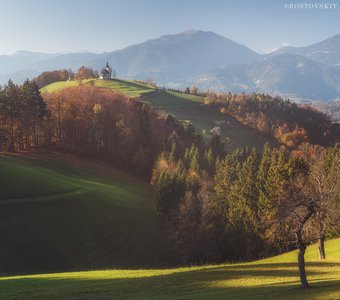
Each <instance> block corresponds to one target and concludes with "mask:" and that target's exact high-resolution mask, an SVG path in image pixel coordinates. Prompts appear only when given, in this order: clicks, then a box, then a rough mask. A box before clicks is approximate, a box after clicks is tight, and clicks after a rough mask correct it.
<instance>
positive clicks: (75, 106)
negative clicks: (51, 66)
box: [0, 81, 194, 175]
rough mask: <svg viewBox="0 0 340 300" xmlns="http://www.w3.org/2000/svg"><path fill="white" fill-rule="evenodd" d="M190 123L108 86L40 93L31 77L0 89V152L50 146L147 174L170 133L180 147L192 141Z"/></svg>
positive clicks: (82, 87) (72, 88) (79, 87)
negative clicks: (186, 126) (179, 120)
mask: <svg viewBox="0 0 340 300" xmlns="http://www.w3.org/2000/svg"><path fill="white" fill-rule="evenodd" d="M190 128H191V127H190V126H189V127H188V129H185V128H184V127H183V126H182V125H181V123H180V122H178V121H177V120H176V119H174V118H173V117H171V116H168V117H161V116H160V115H159V114H158V113H157V112H156V110H154V109H152V108H151V107H150V106H149V105H148V104H145V103H142V102H140V101H138V100H134V99H130V98H128V97H126V96H124V95H123V94H121V93H117V92H114V91H112V90H110V89H102V88H97V87H93V86H78V87H70V88H66V89H63V90H59V91H56V92H54V93H50V94H46V95H44V97H42V96H41V95H40V92H39V88H38V86H37V84H36V83H35V82H33V81H32V82H30V81H26V82H25V83H24V84H23V85H21V86H20V85H16V84H14V83H13V82H11V81H9V82H8V84H7V85H5V86H4V87H3V88H1V89H0V151H10V152H12V151H17V150H18V151H20V150H24V149H27V148H30V147H54V148H55V149H59V150H62V151H69V152H72V153H75V154H78V155H81V156H88V157H90V156H92V157H96V158H99V159H102V160H105V161H109V162H111V163H113V164H115V165H117V166H120V167H122V168H125V169H129V170H131V171H133V172H138V173H140V174H146V175H150V174H151V170H152V167H153V164H154V162H155V160H156V158H157V156H158V155H159V153H160V152H161V151H162V149H163V145H164V144H166V143H167V139H168V138H169V136H171V135H174V136H176V137H177V138H178V140H179V141H180V143H179V146H180V147H183V148H184V147H186V146H187V145H190V144H191V143H192V142H193V141H194V139H193V137H191V135H190V130H191V129H190Z"/></svg>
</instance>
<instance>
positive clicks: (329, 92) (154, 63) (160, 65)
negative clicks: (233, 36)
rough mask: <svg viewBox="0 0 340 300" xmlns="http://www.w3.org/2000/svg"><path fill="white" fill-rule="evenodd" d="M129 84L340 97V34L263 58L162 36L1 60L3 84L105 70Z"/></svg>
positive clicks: (212, 39)
mask: <svg viewBox="0 0 340 300" xmlns="http://www.w3.org/2000/svg"><path fill="white" fill-rule="evenodd" d="M107 61H108V62H109V64H110V65H111V66H112V67H113V68H114V69H115V70H116V72H117V75H118V76H119V77H121V78H126V79H143V80H147V79H152V80H154V81H156V82H157V83H158V84H159V85H162V86H169V87H174V88H184V87H186V86H188V85H196V86H197V87H198V88H200V89H205V88H209V89H214V90H216V91H227V90H228V91H229V90H230V91H231V92H240V91H247V92H253V91H263V92H268V93H274V94H279V95H283V96H286V95H288V96H292V97H293V98H294V97H295V98H299V97H302V98H308V99H315V100H330V99H336V98H340V88H339V78H340V75H339V70H340V35H336V36H334V37H331V38H329V39H327V40H324V41H322V42H319V43H316V44H313V45H311V46H307V47H290V46H289V47H282V48H280V49H278V50H277V51H274V52H272V53H270V54H265V55H260V54H258V53H256V52H254V51H253V50H251V49H250V48H248V47H246V46H244V45H241V44H238V43H236V42H234V41H232V40H230V39H228V38H225V37H223V36H220V35H218V34H216V33H213V32H210V31H208V32H205V31H199V30H190V31H185V32H182V33H179V34H172V35H164V36H161V37H159V38H156V39H151V40H148V41H145V42H143V43H140V44H136V45H132V46H129V47H126V48H124V49H121V50H115V51H112V52H104V53H100V54H95V53H90V52H79V53H66V54H46V53H35V52H30V51H18V52H16V53H15V54H14V55H11V56H8V55H1V56H0V83H4V82H6V81H7V80H8V79H9V78H11V79H13V80H14V81H23V80H24V79H26V78H34V77H35V76H37V75H38V74H39V73H41V72H43V71H48V70H55V69H62V68H65V69H72V70H77V69H78V68H79V67H81V66H83V65H84V66H88V67H92V68H95V69H100V68H102V67H103V66H104V65H105V64H106V62H107Z"/></svg>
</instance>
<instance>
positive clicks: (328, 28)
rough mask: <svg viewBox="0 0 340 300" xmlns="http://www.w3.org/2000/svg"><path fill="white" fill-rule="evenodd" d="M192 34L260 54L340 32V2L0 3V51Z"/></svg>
mask: <svg viewBox="0 0 340 300" xmlns="http://www.w3.org/2000/svg"><path fill="white" fill-rule="evenodd" d="M314 3H316V4H326V3H332V4H333V5H334V6H335V8H334V6H333V8H330V9H321V8H320V7H319V6H318V7H311V6H309V7H304V6H303V5H304V4H310V5H313V4H314ZM291 4H293V5H300V4H301V5H302V7H301V5H300V7H296V6H295V7H291V6H290V5H291ZM290 7H291V8H290ZM186 30H204V31H213V32H215V33H217V34H220V35H223V36H225V37H228V38H230V39H232V40H234V41H235V42H238V43H240V44H243V45H246V46H248V47H250V48H251V49H253V50H255V51H257V52H260V53H263V52H266V51H268V50H270V49H274V48H276V47H278V46H279V45H292V46H306V45H309V44H312V43H315V42H318V41H321V40H324V39H326V38H329V37H331V36H334V35H335V34H339V33H340V0H330V1H322V0H312V1H310V0H302V1H298V0H287V1H285V0H0V54H13V53H14V52H15V51H17V50H30V51H39V52H47V53H56V52H78V51H90V52H96V53H99V52H105V51H113V50H116V49H122V48H124V47H127V46H129V45H132V44H136V43H141V42H143V41H145V40H148V39H153V38H157V37H160V36H162V35H165V34H176V33H180V32H183V31H186Z"/></svg>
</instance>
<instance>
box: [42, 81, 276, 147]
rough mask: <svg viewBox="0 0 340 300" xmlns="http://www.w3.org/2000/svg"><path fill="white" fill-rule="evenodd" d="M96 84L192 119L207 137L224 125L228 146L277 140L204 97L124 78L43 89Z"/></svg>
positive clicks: (51, 87)
mask: <svg viewBox="0 0 340 300" xmlns="http://www.w3.org/2000/svg"><path fill="white" fill-rule="evenodd" d="M77 85H95V86H98V87H104V88H111V89H113V90H118V91H120V92H122V93H124V94H126V95H127V96H129V97H140V98H141V99H142V100H143V101H145V102H147V103H149V104H151V105H152V106H153V107H155V108H158V109H159V110H160V111H161V112H162V113H164V114H171V115H173V116H174V117H175V118H177V119H178V120H180V121H182V122H183V123H184V124H188V123H189V122H191V123H192V124H193V125H194V126H195V128H197V129H198V130H199V131H200V133H202V135H203V137H204V138H205V139H207V140H209V138H210V136H211V132H210V131H211V130H212V129H213V128H214V127H216V126H217V127H220V129H221V137H222V140H223V141H224V142H225V143H226V149H227V150H229V151H232V150H234V149H236V148H240V147H256V148H257V149H258V150H262V148H263V145H264V144H265V143H266V142H268V141H269V142H270V143H272V144H274V141H272V140H269V139H268V137H265V136H263V135H262V134H260V133H259V132H257V131H256V130H253V129H250V128H248V127H247V126H244V125H243V124H241V123H240V122H238V121H236V120H235V119H234V118H232V117H230V116H228V115H226V114H222V113H221V112H219V111H217V110H216V108H213V107H210V106H208V105H204V104H203V97H200V96H195V95H190V94H184V93H177V92H169V91H160V90H155V89H154V88H153V87H150V86H147V85H143V84H140V83H136V82H133V81H126V80H120V79H112V80H98V79H86V80H81V81H76V80H75V81H62V82H55V83H52V84H50V85H48V86H46V87H44V88H42V89H41V92H42V93H46V92H53V91H55V90H58V89H63V88H65V87H69V86H77Z"/></svg>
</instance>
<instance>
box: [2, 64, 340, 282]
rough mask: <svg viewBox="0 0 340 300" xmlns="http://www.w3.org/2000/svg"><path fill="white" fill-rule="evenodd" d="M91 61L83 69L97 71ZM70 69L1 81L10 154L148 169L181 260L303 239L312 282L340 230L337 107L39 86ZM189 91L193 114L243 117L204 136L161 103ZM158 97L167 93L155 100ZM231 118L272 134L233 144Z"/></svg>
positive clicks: (290, 245)
mask: <svg viewBox="0 0 340 300" xmlns="http://www.w3.org/2000/svg"><path fill="white" fill-rule="evenodd" d="M85 71H86V68H83V69H80V70H79V72H78V73H77V74H75V75H74V76H76V77H77V76H81V77H79V78H82V79H84V78H86V77H92V76H93V74H92V73H91V72H90V73H91V74H90V73H88V74H87V73H86V72H85ZM84 73H86V74H87V75H86V74H85V75H84ZM82 74H83V75H82ZM60 76H61V77H60ZM63 76H64V77H66V76H70V74H69V73H68V71H60V72H59V73H58V72H55V73H53V72H52V73H50V74H47V73H46V74H43V75H42V76H41V77H38V79H37V82H38V84H39V85H38V84H37V83H36V82H35V81H28V80H27V81H25V82H24V83H23V84H22V85H16V84H14V83H13V82H11V81H9V82H8V84H6V85H5V86H3V87H1V89H0V122H1V123H0V124H1V125H0V151H1V152H4V153H12V152H22V151H32V150H35V151H36V149H44V151H47V152H52V151H54V152H55V151H57V152H60V153H64V154H66V153H69V154H73V155H76V156H77V157H78V158H80V159H82V160H91V159H94V160H97V161H98V162H99V161H100V162H103V163H105V164H106V165H107V166H110V167H115V168H118V169H120V170H123V171H124V172H127V173H130V174H134V175H138V176H140V177H141V178H143V180H144V181H145V182H149V183H150V184H151V189H152V198H153V205H154V212H157V213H158V216H159V217H160V219H161V220H162V221H161V222H162V224H163V225H162V226H165V227H166V228H167V229H166V234H165V235H164V238H165V239H166V240H167V241H168V242H169V243H170V244H171V245H172V251H173V255H174V257H173V259H172V260H171V262H169V263H171V264H173V265H178V264H195V265H200V264H206V263H218V262H226V261H228V262H234V261H245V260H249V259H256V258H261V257H266V256H269V255H273V254H277V253H282V252H285V251H288V250H291V249H295V248H297V249H298V250H299V255H298V270H299V272H300V280H301V285H302V286H303V287H308V281H307V276H306V271H305V261H304V254H305V250H306V247H307V246H308V245H309V244H310V243H312V242H319V245H320V246H319V254H320V258H321V259H324V257H325V256H326V255H327V254H326V253H325V249H324V241H325V240H326V239H327V238H329V237H334V236H338V235H339V230H340V227H339V225H338V224H339V215H340V214H339V204H340V203H339V195H340V179H339V170H340V149H339V144H337V142H338V141H339V137H340V135H339V127H338V125H336V124H332V122H331V120H330V118H329V117H328V116H327V115H326V114H324V113H321V112H319V111H317V110H316V109H312V108H311V107H308V106H299V105H297V104H295V103H293V102H290V101H285V100H282V99H281V98H277V97H272V96H269V95H264V94H251V95H246V94H241V95H232V94H230V93H229V94H220V95H217V94H215V93H211V92H206V93H200V92H199V91H197V89H196V90H195V89H191V90H190V89H188V90H187V91H167V90H164V89H160V88H159V89H157V88H156V87H154V88H153V90H152V91H151V92H149V91H148V92H146V93H143V94H142V97H134V98H131V97H128V96H126V95H125V94H124V91H119V90H117V89H114V88H106V87H98V86H95V85H94V84H76V85H74V86H69V87H64V88H59V89H56V90H54V91H51V92H45V93H44V94H43V95H41V93H40V90H39V86H41V85H42V84H43V83H46V84H47V83H50V82H52V81H55V80H57V81H60V80H62V79H65V78H64V77H63ZM79 83H81V81H79ZM178 94H183V95H184V96H185V97H183V98H182V100H181V101H191V102H189V103H194V104H195V103H196V104H195V105H194V106H189V107H190V109H192V110H193V113H195V111H194V110H195V109H198V107H199V109H200V110H202V111H207V112H208V111H215V112H218V116H219V117H225V118H226V119H228V120H233V121H232V122H235V123H233V124H236V123H237V122H238V123H239V124H241V125H240V126H239V127H232V126H231V125H228V124H231V123H225V122H224V121H223V119H222V121H221V120H219V123H216V120H211V124H212V127H213V129H214V130H212V131H210V132H209V133H208V134H205V135H204V133H203V131H202V130H200V129H197V128H195V127H194V126H193V124H192V123H191V122H190V120H186V122H183V121H180V120H177V119H176V118H175V117H174V116H173V115H171V114H169V113H168V114H166V113H164V112H166V109H165V108H164V107H163V109H162V110H161V111H160V110H159V109H157V107H154V106H152V103H160V102H161V101H162V99H163V101H166V99H172V98H171V97H169V95H178ZM194 94H195V95H194ZM150 95H152V97H158V98H153V99H151V100H149V101H148V97H150ZM194 96H195V97H196V98H195V97H194ZM149 99H150V98H149ZM200 99H202V100H200ZM152 101H154V102H152ZM176 101H177V100H176ZM148 102H149V103H148ZM150 103H151V104H150ZM176 103H178V102H176ZM174 107H175V108H177V107H176V106H174ZM182 108H183V107H182ZM211 115H212V116H216V114H211ZM222 123H223V124H224V125H225V126H230V127H231V128H229V130H230V132H232V130H236V129H235V128H243V127H244V128H248V129H247V130H252V132H253V134H254V135H256V134H258V135H259V136H262V137H267V138H268V141H269V142H270V143H267V144H263V146H262V147H261V148H259V147H257V148H255V147H243V148H238V149H233V150H230V149H229V150H228V151H227V149H228V147H227V143H228V142H229V141H228V139H226V138H225V137H221V135H220V130H219V125H220V124H222ZM242 126H243V127H242ZM233 128H234V129H233ZM240 132H241V131H239V132H236V135H237V134H240ZM254 138H256V137H254ZM273 140H275V143H274V142H272V141H273ZM130 188H131V189H132V188H133V187H130ZM6 195H7V194H6ZM94 195H96V194H94ZM122 195H123V196H122V197H123V199H124V193H123V194H122ZM4 197H5V198H4V199H3V200H6V201H7V200H8V199H9V198H8V199H6V197H7V196H4ZM94 197H96V196H94ZM100 197H104V198H105V196H100ZM100 199H102V198H100ZM155 230H157V228H155ZM50 233H51V232H49V233H48V234H50ZM122 234H123V233H122ZM126 243H129V242H128V241H126ZM98 246H99V245H98ZM100 247H105V245H100ZM160 251H163V250H160ZM65 255H66V254H65ZM138 259H140V260H143V258H142V257H140V258H138ZM138 259H137V260H138ZM82 263H84V264H85V265H86V259H85V260H82ZM100 263H101V264H100V266H102V263H103V262H102V261H101V262H100ZM139 263H140V262H139ZM110 265H111V266H115V265H119V261H118V260H117V261H116V262H115V261H113V262H112V261H110ZM75 267H80V266H75ZM81 267H82V268H83V267H86V266H84V265H83V266H81ZM91 267H96V264H95V263H94V264H93V263H91ZM17 269H18V270H19V271H20V265H18V266H17ZM25 270H26V269H25ZM50 270H53V268H52V267H51V269H50Z"/></svg>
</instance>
